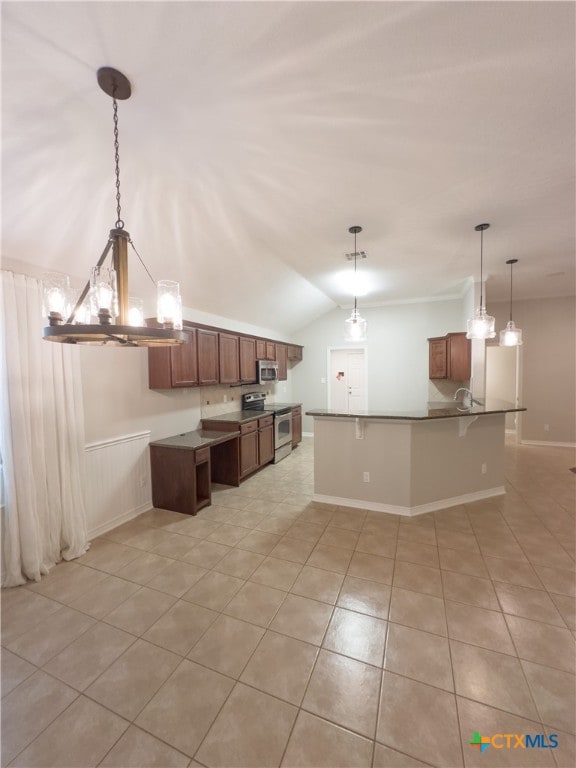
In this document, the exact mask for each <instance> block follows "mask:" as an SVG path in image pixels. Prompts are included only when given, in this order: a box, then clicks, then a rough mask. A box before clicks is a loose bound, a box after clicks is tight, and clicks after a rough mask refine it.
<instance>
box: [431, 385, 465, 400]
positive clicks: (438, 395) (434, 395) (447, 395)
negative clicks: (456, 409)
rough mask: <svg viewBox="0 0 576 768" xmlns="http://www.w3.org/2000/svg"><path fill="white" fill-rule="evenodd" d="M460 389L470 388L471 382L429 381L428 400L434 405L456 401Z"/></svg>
mask: <svg viewBox="0 0 576 768" xmlns="http://www.w3.org/2000/svg"><path fill="white" fill-rule="evenodd" d="M460 387H467V388H470V382H469V381H449V380H448V379H429V381H428V400H429V401H430V402H434V403H437V402H438V401H444V400H454V395H455V394H456V390H457V389H460Z"/></svg>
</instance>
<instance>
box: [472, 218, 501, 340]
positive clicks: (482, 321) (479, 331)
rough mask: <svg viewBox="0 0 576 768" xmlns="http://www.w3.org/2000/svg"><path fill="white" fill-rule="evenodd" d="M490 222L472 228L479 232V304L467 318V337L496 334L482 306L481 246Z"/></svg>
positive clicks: (491, 318)
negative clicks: (471, 315)
mask: <svg viewBox="0 0 576 768" xmlns="http://www.w3.org/2000/svg"><path fill="white" fill-rule="evenodd" d="M489 226H490V224H477V225H476V226H475V227H474V229H475V231H476V232H480V306H479V307H478V309H477V310H476V311H475V312H474V317H472V318H470V320H468V332H467V333H466V338H467V339H493V338H494V336H496V331H495V330H494V323H495V320H494V318H493V317H491V315H487V314H486V307H485V306H484V300H483V298H484V283H483V272H482V269H483V257H484V253H483V246H484V231H485V230H486V229H488V227H489Z"/></svg>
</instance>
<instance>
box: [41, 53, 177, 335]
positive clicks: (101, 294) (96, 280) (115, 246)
mask: <svg viewBox="0 0 576 768" xmlns="http://www.w3.org/2000/svg"><path fill="white" fill-rule="evenodd" d="M97 77H98V85H99V86H100V88H101V89H102V90H103V91H104V92H105V93H106V94H108V96H111V97H112V108H113V120H114V160H115V169H116V216H117V218H116V225H115V227H114V229H111V230H110V235H109V237H108V242H107V243H106V247H105V248H104V251H103V252H102V255H101V256H100V258H99V259H98V262H97V264H96V266H95V267H93V269H92V274H91V277H90V280H89V281H88V283H87V284H86V286H85V287H84V289H83V290H82V291H81V292H80V293H78V292H76V294H75V295H74V297H72V294H71V292H70V281H69V278H68V276H67V275H57V274H50V275H46V276H45V277H44V279H43V283H44V313H45V314H46V316H47V318H48V322H49V325H48V326H47V327H46V328H44V338H45V339H47V340H48V341H59V342H61V343H64V344H91V345H96V346H121V347H138V346H144V347H150V346H166V345H176V344H182V343H183V342H184V341H186V339H187V334H186V333H184V332H183V331H182V330H181V329H182V299H181V297H180V288H179V285H178V283H175V282H173V281H171V280H160V281H158V284H157V298H158V325H157V326H154V327H147V326H146V325H145V323H144V302H143V301H142V299H140V298H137V297H135V296H129V295H128V244H130V246H131V247H132V249H133V251H134V252H135V253H136V256H137V257H138V259H139V260H140V262H141V263H142V266H143V267H144V269H145V270H146V272H147V273H148V276H149V277H150V279H151V280H152V282H154V280H153V278H152V276H151V275H150V272H148V269H147V268H146V265H145V264H144V262H143V261H142V258H141V257H140V254H139V253H138V251H137V250H136V248H135V246H134V243H133V242H132V239H131V237H130V234H129V233H128V232H127V231H126V230H125V229H124V222H123V221H122V216H121V205H120V202H121V201H120V155H119V143H118V103H117V99H121V100H123V99H129V98H130V95H131V93H132V88H131V86H130V81H129V80H128V79H127V78H126V76H125V75H123V74H122V73H121V72H118V70H116V69H112V68H111V67H102V68H101V69H99V70H98V74H97ZM110 250H111V251H112V259H111V260H112V265H111V266H109V267H107V266H104V262H105V261H106V257H107V256H108V253H109V252H110ZM73 304H74V307H73V309H71V306H72V305H73ZM95 317H97V318H98V324H91V320H92V319H93V318H95ZM64 318H67V319H66V321H64ZM116 323H118V324H117V325H116Z"/></svg>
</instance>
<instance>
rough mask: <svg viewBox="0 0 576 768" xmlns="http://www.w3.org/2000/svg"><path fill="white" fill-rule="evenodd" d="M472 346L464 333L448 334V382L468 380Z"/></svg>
mask: <svg viewBox="0 0 576 768" xmlns="http://www.w3.org/2000/svg"><path fill="white" fill-rule="evenodd" d="M471 360H472V345H471V342H470V339H467V338H466V334H465V333H449V334H448V378H449V379H450V381H468V380H469V379H470V370H471Z"/></svg>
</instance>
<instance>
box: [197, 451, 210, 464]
mask: <svg viewBox="0 0 576 768" xmlns="http://www.w3.org/2000/svg"><path fill="white" fill-rule="evenodd" d="M194 460H195V462H196V464H204V462H205V461H210V448H199V449H198V450H197V451H194Z"/></svg>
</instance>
